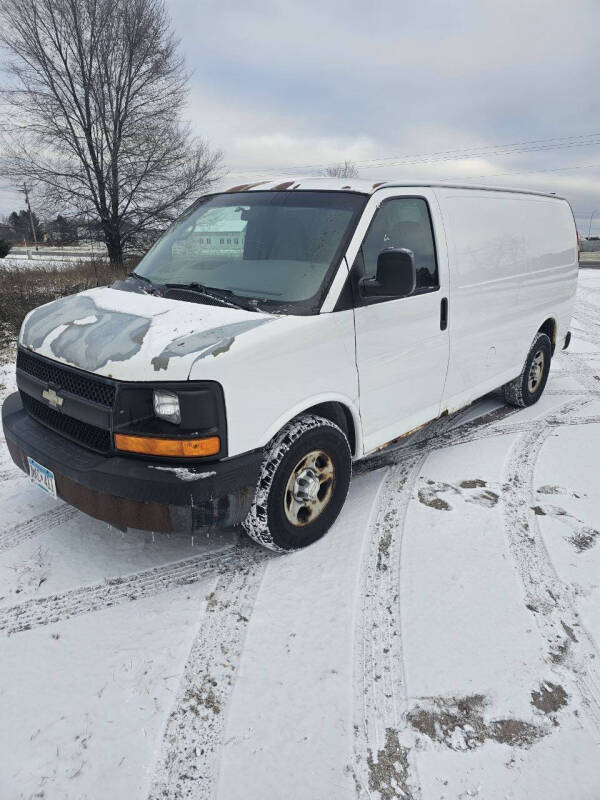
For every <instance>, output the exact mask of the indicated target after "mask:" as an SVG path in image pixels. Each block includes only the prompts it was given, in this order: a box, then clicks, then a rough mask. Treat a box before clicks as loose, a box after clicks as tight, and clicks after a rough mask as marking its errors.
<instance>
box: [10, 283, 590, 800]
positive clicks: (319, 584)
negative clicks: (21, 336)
mask: <svg viewBox="0 0 600 800" xmlns="http://www.w3.org/2000/svg"><path fill="white" fill-rule="evenodd" d="M572 330H573V334H574V336H573V341H572V343H571V348H570V349H569V351H567V352H566V353H560V354H557V357H556V358H555V359H554V362H553V367H552V373H551V377H550V380H549V382H548V386H547V389H546V392H545V394H544V396H543V398H542V399H541V400H540V402H539V403H538V404H537V405H536V406H534V407H533V408H530V409H527V410H523V411H517V410H515V409H512V408H509V407H506V406H504V405H503V404H502V402H501V400H500V399H499V398H498V397H495V396H489V397H486V398H484V399H482V400H480V401H478V402H477V403H475V404H474V405H473V406H471V407H470V408H468V409H466V410H465V411H463V412H460V413H459V414H457V415H455V416H453V417H451V418H446V419H444V420H440V421H438V422H436V423H434V424H433V425H431V426H429V428H427V429H425V430H424V431H422V432H420V434H418V435H417V436H415V437H414V438H413V439H412V440H411V441H409V442H407V443H405V444H404V445H403V447H402V448H401V449H398V450H397V451H396V452H395V453H393V454H391V455H390V454H388V455H386V456H379V457H378V458H377V459H373V460H371V462H370V463H365V464H362V465H360V466H357V469H356V471H355V476H354V478H353V481H352V485H351V489H350V495H349V497H348V501H347V504H346V506H345V509H344V510H343V512H342V514H341V516H340V518H339V520H338V522H337V523H336V524H335V526H334V528H333V529H332V530H331V532H330V533H329V534H328V536H326V537H325V538H324V539H323V540H322V541H321V542H319V543H317V544H316V545H314V546H312V547H310V548H308V549H307V550H305V551H303V552H298V553H295V554H292V555H286V556H274V555H272V554H269V553H267V552H266V551H262V550H260V548H258V547H256V546H254V545H253V544H252V543H250V542H248V541H246V540H245V539H244V538H243V537H241V536H240V535H239V534H238V533H236V532H231V531H229V532H227V531H226V532H222V533H220V534H218V535H214V536H211V537H209V538H201V539H196V540H193V539H191V538H189V537H176V536H170V537H169V536H159V535H157V536H155V537H154V536H152V535H150V534H144V533H140V532H133V531H132V532H128V533H127V534H122V533H120V532H118V531H116V530H112V529H110V528H108V527H107V526H105V525H103V524H101V523H99V522H96V521H94V520H92V519H89V518H87V517H85V516H84V515H82V514H80V513H79V512H77V511H75V510H73V509H71V508H69V507H68V506H65V505H64V504H62V503H60V502H56V501H53V500H52V499H50V498H48V497H47V496H45V495H44V494H42V492H41V491H39V490H37V489H36V488H35V487H33V486H30V485H29V484H28V482H27V480H26V479H25V477H24V476H22V475H21V473H19V472H18V471H17V470H16V468H14V467H13V466H12V464H11V462H10V460H9V456H8V452H7V450H6V448H5V447H4V446H3V445H0V503H1V509H2V516H1V520H0V798H2V800H4V798H7V800H12V799H13V798H15V799H16V798H33V797H36V798H45V799H46V800H54V799H55V798H56V799H57V800H62V798H69V800H83V799H84V798H87V799H88V800H96V799H97V798H98V799H100V798H102V800H103V799H104V798H112V800H121V798H123V800H130V799H132V798H140V799H141V800H159V798H172V799H173V800H175V798H177V800H179V799H180V798H198V800H207V799H208V798H218V800H240V799H241V798H243V799H244V800H279V798H281V799H283V798H286V800H287V798H290V800H321V798H327V800H346V799H350V798H362V800H392V798H404V799H405V800H408V799H411V800H417V799H419V800H455V799H458V798H461V799H462V800H465V799H466V798H480V800H508V799H509V798H510V800H519V799H521V798H526V799H527V800H538V799H539V800H542V799H543V800H565V798H569V800H597V799H598V798H600V469H599V464H600V459H599V456H598V453H599V451H600V272H596V271H582V272H581V274H580V287H579V294H578V303H577V309H576V317H575V319H574V321H573V324H572ZM0 384H3V386H0V393H1V394H2V395H5V394H6V393H7V392H8V391H10V390H11V389H12V387H13V385H14V380H13V376H12V373H11V369H10V368H9V367H4V368H0Z"/></svg>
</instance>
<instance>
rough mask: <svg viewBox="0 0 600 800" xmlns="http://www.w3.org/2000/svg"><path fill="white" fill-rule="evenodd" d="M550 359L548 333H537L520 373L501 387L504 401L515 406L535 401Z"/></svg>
mask: <svg viewBox="0 0 600 800" xmlns="http://www.w3.org/2000/svg"><path fill="white" fill-rule="evenodd" d="M551 359H552V344H551V342H550V339H549V337H548V335H547V334H545V333H537V334H536V335H535V338H534V340H533V344H532V345H531V348H530V350H529V353H528V354H527V358H526V359H525V365H524V367H523V370H522V372H521V374H520V375H519V376H518V377H517V378H515V379H514V380H513V381H511V382H510V383H507V384H505V386H504V387H503V388H504V397H505V399H506V402H507V403H510V404H511V405H513V406H516V407H517V408H525V407H526V406H532V405H533V404H534V403H537V401H538V400H539V399H540V397H541V396H542V392H543V391H544V387H545V386H546V381H547V380H548V373H549V372H550V361H551Z"/></svg>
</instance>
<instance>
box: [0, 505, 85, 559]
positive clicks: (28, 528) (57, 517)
mask: <svg viewBox="0 0 600 800" xmlns="http://www.w3.org/2000/svg"><path fill="white" fill-rule="evenodd" d="M77 514H79V511H78V510H77V509H76V508H73V506H68V505H65V504H61V505H60V506H58V507H57V508H52V509H50V511H44V512H43V513H42V514H36V515H35V517H31V519H28V520H26V521H25V522H19V523H18V524H17V525H13V526H12V527H11V528H8V529H7V530H5V531H0V553H1V552H2V551H4V550H10V548H11V547H17V545H19V544H21V543H22V542H25V541H27V539H33V537H34V536H39V535H40V534H42V533H45V532H46V531H49V530H51V529H52V528H56V527H58V526H59V525H63V524H64V523H65V522H69V521H70V520H72V519H73V518H74V517H75V516H77Z"/></svg>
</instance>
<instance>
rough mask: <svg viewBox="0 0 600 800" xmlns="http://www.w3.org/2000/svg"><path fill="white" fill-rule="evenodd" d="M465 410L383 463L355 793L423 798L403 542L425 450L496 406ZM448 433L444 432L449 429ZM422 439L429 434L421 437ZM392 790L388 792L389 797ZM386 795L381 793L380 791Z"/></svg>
mask: <svg viewBox="0 0 600 800" xmlns="http://www.w3.org/2000/svg"><path fill="white" fill-rule="evenodd" d="M470 410H471V409H464V410H462V411H460V412H458V413H457V414H455V415H453V416H452V417H443V418H441V419H439V420H436V421H435V422H434V423H432V424H431V425H429V426H427V428H425V429H423V430H422V431H419V432H418V433H417V434H415V436H414V437H413V439H411V442H410V444H409V445H408V446H407V447H405V448H403V450H402V452H401V453H398V452H396V453H394V454H393V455H394V457H396V458H397V459H398V456H399V455H400V456H403V457H400V458H399V459H398V460H397V461H396V463H395V464H393V465H392V466H389V467H388V474H387V476H386V478H385V479H384V482H383V485H382V487H381V489H380V491H379V493H378V496H377V499H376V501H375V509H374V512H373V515H372V517H371V521H370V523H369V526H368V532H367V545H366V548H365V555H364V556H363V564H362V570H361V572H362V578H361V587H362V607H361V611H360V621H359V623H358V625H357V627H356V630H355V637H354V766H353V768H352V774H353V777H354V781H355V784H356V792H357V797H358V798H359V799H362V798H369V800H372V797H373V795H372V792H378V793H379V794H380V795H381V796H386V797H388V796H389V797H391V796H396V795H397V796H398V797H404V798H406V800H418V798H419V797H420V796H421V788H420V782H419V778H418V772H417V766H416V761H415V758H414V737H413V734H412V732H411V731H410V730H409V729H408V728H407V727H406V725H405V722H404V718H405V714H406V712H407V711H408V696H407V691H406V680H405V670H404V653H403V643H402V629H401V607H400V603H399V597H398V595H399V590H400V571H401V561H402V559H401V553H402V540H403V536H404V527H405V522H406V514H407V512H408V507H409V504H410V500H411V498H412V496H413V492H414V487H415V483H416V481H417V479H418V477H419V475H420V473H421V470H422V467H423V464H424V463H425V460H426V459H427V456H428V454H429V453H430V452H431V451H433V450H435V449H437V448H436V443H437V442H438V441H439V440H440V437H442V436H444V435H446V433H447V435H448V436H449V437H452V436H454V438H455V439H459V438H460V437H461V429H462V428H463V427H465V426H469V429H472V428H474V427H477V428H481V427H483V426H484V425H485V424H486V423H485V422H481V421H480V420H483V419H485V420H487V425H490V426H491V425H493V424H495V423H496V422H497V420H498V419H499V417H500V418H501V417H503V416H505V414H503V413H502V414H499V413H498V412H499V411H502V409H499V410H495V411H493V412H489V413H488V414H484V415H482V417H480V418H478V419H476V420H471V421H469V422H466V423H463V424H462V426H461V422H460V420H461V418H462V417H464V416H466V415H467V414H468V413H469V412H470ZM449 428H450V429H451V430H448V429H449ZM426 437H428V438H426ZM390 792H392V793H394V794H393V795H392V794H390ZM384 793H385V794H384Z"/></svg>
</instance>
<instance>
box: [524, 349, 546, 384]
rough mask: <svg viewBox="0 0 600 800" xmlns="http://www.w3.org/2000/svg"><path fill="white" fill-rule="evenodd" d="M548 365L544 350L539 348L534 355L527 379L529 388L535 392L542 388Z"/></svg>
mask: <svg viewBox="0 0 600 800" xmlns="http://www.w3.org/2000/svg"><path fill="white" fill-rule="evenodd" d="M545 365H546V356H545V355H544V351H543V350H538V351H537V353H536V354H535V355H534V357H533V361H532V362H531V366H530V367H529V377H528V379H527V388H528V389H529V391H530V392H531V394H534V393H535V392H537V390H538V389H539V388H540V384H541V382H542V378H543V376H544V367H545Z"/></svg>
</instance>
